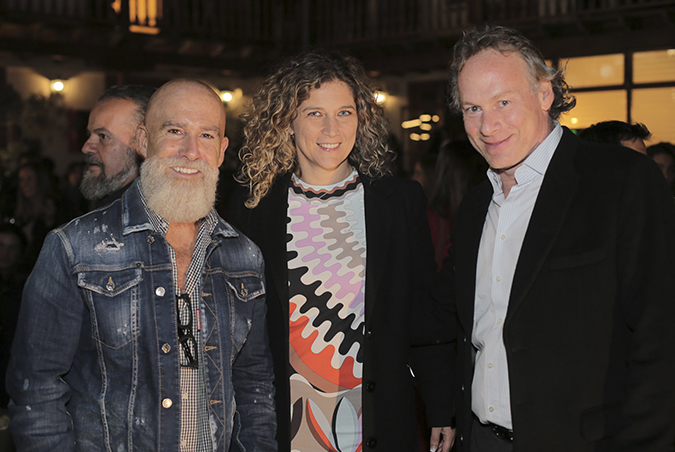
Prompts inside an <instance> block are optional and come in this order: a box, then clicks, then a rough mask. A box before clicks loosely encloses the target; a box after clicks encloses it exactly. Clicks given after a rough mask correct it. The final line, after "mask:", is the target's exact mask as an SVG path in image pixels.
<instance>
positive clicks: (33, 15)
mask: <svg viewBox="0 0 675 452" xmlns="http://www.w3.org/2000/svg"><path fill="white" fill-rule="evenodd" d="M662 6H666V7H669V8H672V7H673V6H675V0H114V1H111V0H0V15H2V16H0V18H2V17H3V16H4V17H5V18H7V17H8V15H11V16H12V17H14V18H16V17H18V18H23V20H25V21H31V20H32V21H35V22H38V21H39V22H41V23H46V22H54V23H59V22H61V23H77V22H80V23H82V24H93V25H98V26H109V27H116V28H117V29H119V27H130V26H136V27H146V28H147V27H150V28H156V29H157V33H160V34H165V35H169V36H171V35H173V36H181V37H191V36H194V37H199V38H204V39H211V40H219V39H227V40H231V41H242V42H245V41H253V42H258V43H260V42H262V43H267V44H270V45H276V46H281V45H282V44H281V43H283V45H284V46H293V47H296V46H297V45H298V44H303V45H308V44H316V45H340V44H349V43H358V42H364V41H377V40H387V39H405V38H407V37H411V36H417V37H420V36H422V37H424V36H430V35H431V36H433V35H439V34H441V35H442V34H455V35H457V34H458V33H459V32H460V30H461V29H463V28H465V27H467V26H469V25H470V24H480V23H484V22H497V23H500V22H502V23H507V24H508V23H518V22H520V21H527V20H529V21H537V20H544V21H548V22H551V21H556V20H560V21H562V20H567V19H569V18H574V17H575V16H588V15H597V14H602V13H612V12H614V13H616V12H621V11H624V12H626V11H631V10H649V9H654V8H657V7H662ZM132 31H133V30H132Z"/></svg>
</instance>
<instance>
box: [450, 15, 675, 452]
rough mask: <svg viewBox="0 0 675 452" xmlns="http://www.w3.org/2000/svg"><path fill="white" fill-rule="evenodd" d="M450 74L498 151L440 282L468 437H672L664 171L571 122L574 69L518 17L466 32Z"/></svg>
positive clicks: (673, 216)
mask: <svg viewBox="0 0 675 452" xmlns="http://www.w3.org/2000/svg"><path fill="white" fill-rule="evenodd" d="M450 88H451V91H452V95H453V99H452V105H451V106H452V107H455V109H457V110H459V111H461V112H462V114H463V117H464V125H465V128H466V131H467V134H468V136H469V138H470V140H471V142H472V144H473V146H474V147H475V148H476V149H477V150H478V152H480V153H481V154H482V155H483V157H485V159H486V160H487V162H488V163H489V165H490V170H489V171H488V176H489V180H488V181H485V182H484V183H483V184H481V185H479V186H478V187H476V189H474V190H473V191H472V192H471V193H470V194H469V195H467V197H466V198H465V200H464V202H463V204H462V206H461V207H460V210H459V212H458V215H457V221H456V224H455V228H454V231H453V238H452V243H453V251H452V255H451V258H450V260H448V261H446V265H445V267H444V270H443V275H442V276H443V278H442V281H443V284H442V285H441V287H440V294H445V296H447V294H449V293H453V294H454V297H453V303H451V304H450V305H449V306H450V307H452V308H454V309H456V314H457V318H458V363H457V378H456V381H457V383H458V385H457V386H458V387H457V391H458V398H457V405H456V416H457V427H458V444H459V447H460V450H464V451H467V450H470V451H471V452H484V451H489V452H491V451H512V450H515V451H517V452H523V451H526V452H543V451H545V452H555V451H561V452H562V451H573V452H582V451H615V450H622V451H627V450H631V451H637V450H640V451H666V450H671V451H672V450H673V444H674V442H675V433H674V432H675V414H674V413H675V395H674V389H675V385H674V384H673V381H674V376H675V327H674V324H675V299H674V298H675V297H674V294H675V284H674V281H675V278H674V276H675V262H674V256H675V238H674V235H673V234H674V233H675V207H674V206H673V202H672V198H671V197H670V195H669V193H668V189H667V187H666V184H665V183H663V182H662V181H661V180H660V179H662V178H658V177H657V175H656V174H657V171H658V169H657V168H656V166H655V165H653V164H652V162H650V161H649V160H648V159H647V158H645V157H644V156H642V155H640V154H638V153H636V152H633V151H631V150H628V149H626V148H622V147H618V146H604V145H598V144H592V143H585V142H582V141H581V140H579V139H578V138H577V137H576V136H575V135H574V134H573V133H572V132H570V131H569V130H568V129H566V128H563V127H561V126H560V124H559V123H558V122H557V121H556V119H558V117H559V116H560V114H561V113H563V112H565V111H568V110H570V109H571V108H572V107H573V106H574V99H573V97H571V96H570V95H569V94H568V92H567V85H566V84H565V82H564V80H563V75H562V73H561V71H556V70H555V69H552V68H549V67H547V66H546V64H545V62H544V60H543V58H542V56H541V54H540V52H539V51H538V50H537V49H536V48H535V47H534V46H533V44H532V43H531V42H530V41H528V40H527V39H526V38H524V37H523V36H522V35H521V34H520V33H518V32H516V31H515V30H511V29H507V28H504V27H497V26H487V27H484V28H482V29H475V30H472V31H469V32H467V33H465V35H464V37H463V38H462V40H460V42H458V43H457V45H456V46H455V58H454V60H453V63H452V67H451V70H450Z"/></svg>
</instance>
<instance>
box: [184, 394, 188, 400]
mask: <svg viewBox="0 0 675 452" xmlns="http://www.w3.org/2000/svg"><path fill="white" fill-rule="evenodd" d="M187 399H188V393H187V392H184V393H183V400H187Z"/></svg>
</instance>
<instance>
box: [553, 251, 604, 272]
mask: <svg viewBox="0 0 675 452" xmlns="http://www.w3.org/2000/svg"><path fill="white" fill-rule="evenodd" d="M603 260H605V250H603V249H597V250H590V251H585V252H583V253H577V254H569V255H566V256H556V257H551V261H550V268H551V270H565V269H568V268H575V267H584V266H586V265H591V264H596V263H598V262H602V261H603Z"/></svg>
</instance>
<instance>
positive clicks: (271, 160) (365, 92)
mask: <svg viewBox="0 0 675 452" xmlns="http://www.w3.org/2000/svg"><path fill="white" fill-rule="evenodd" d="M332 81H342V82H344V83H346V84H347V85H348V86H349V87H350V88H351V90H352V93H353V94H354V100H355V103H356V112H357V117H358V127H357V131H356V143H355V145H354V149H352V151H351V153H350V154H349V157H348V161H349V163H350V164H352V165H353V166H354V167H356V168H357V169H358V170H359V171H360V172H361V173H363V174H365V175H367V176H368V177H370V178H372V179H380V178H382V177H384V176H386V175H388V174H391V169H390V167H391V163H392V161H393V158H394V155H395V154H394V153H393V151H391V150H390V149H389V146H388V144H387V137H388V130H387V121H386V119H385V117H384V113H383V111H382V107H380V106H379V105H378V104H377V102H375V90H374V89H373V87H372V84H371V81H370V79H369V78H368V76H367V75H366V73H365V70H364V69H363V66H362V65H361V63H359V62H358V61H357V60H356V59H355V58H353V57H350V56H347V55H343V54H339V53H328V52H322V51H318V50H313V51H309V52H305V53H302V54H300V55H298V56H296V57H294V58H291V59H289V60H287V61H285V62H283V63H282V64H281V65H280V66H278V67H277V68H276V70H274V71H273V72H272V74H271V75H270V76H268V77H267V78H266V79H265V81H264V82H263V84H262V87H261V89H260V91H259V92H258V94H257V95H256V96H255V97H254V98H253V102H252V103H251V105H250V106H249V107H248V109H247V110H246V112H245V113H243V114H242V116H241V119H242V121H243V122H244V124H245V126H244V145H243V147H242V148H241V151H240V152H239V157H240V159H241V161H242V166H241V169H240V171H239V173H238V174H237V177H236V180H237V181H238V182H240V183H241V184H244V185H246V186H248V188H249V198H248V199H247V200H246V207H248V208H251V209H252V208H254V207H255V206H257V205H258V203H259V202H260V200H261V199H262V198H264V197H265V195H266V194H267V193H268V191H269V190H270V188H271V187H272V185H273V184H274V181H275V180H276V178H277V177H279V176H281V175H283V174H286V173H288V172H294V171H295V172H297V171H298V170H299V168H298V159H297V150H296V147H295V143H294V140H293V136H292V134H291V123H292V122H293V120H294V119H295V117H296V116H297V109H298V107H299V106H300V104H302V102H304V101H305V100H307V99H308V98H309V95H310V92H311V90H313V89H318V88H320V87H321V85H322V84H324V83H327V82H332Z"/></svg>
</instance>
